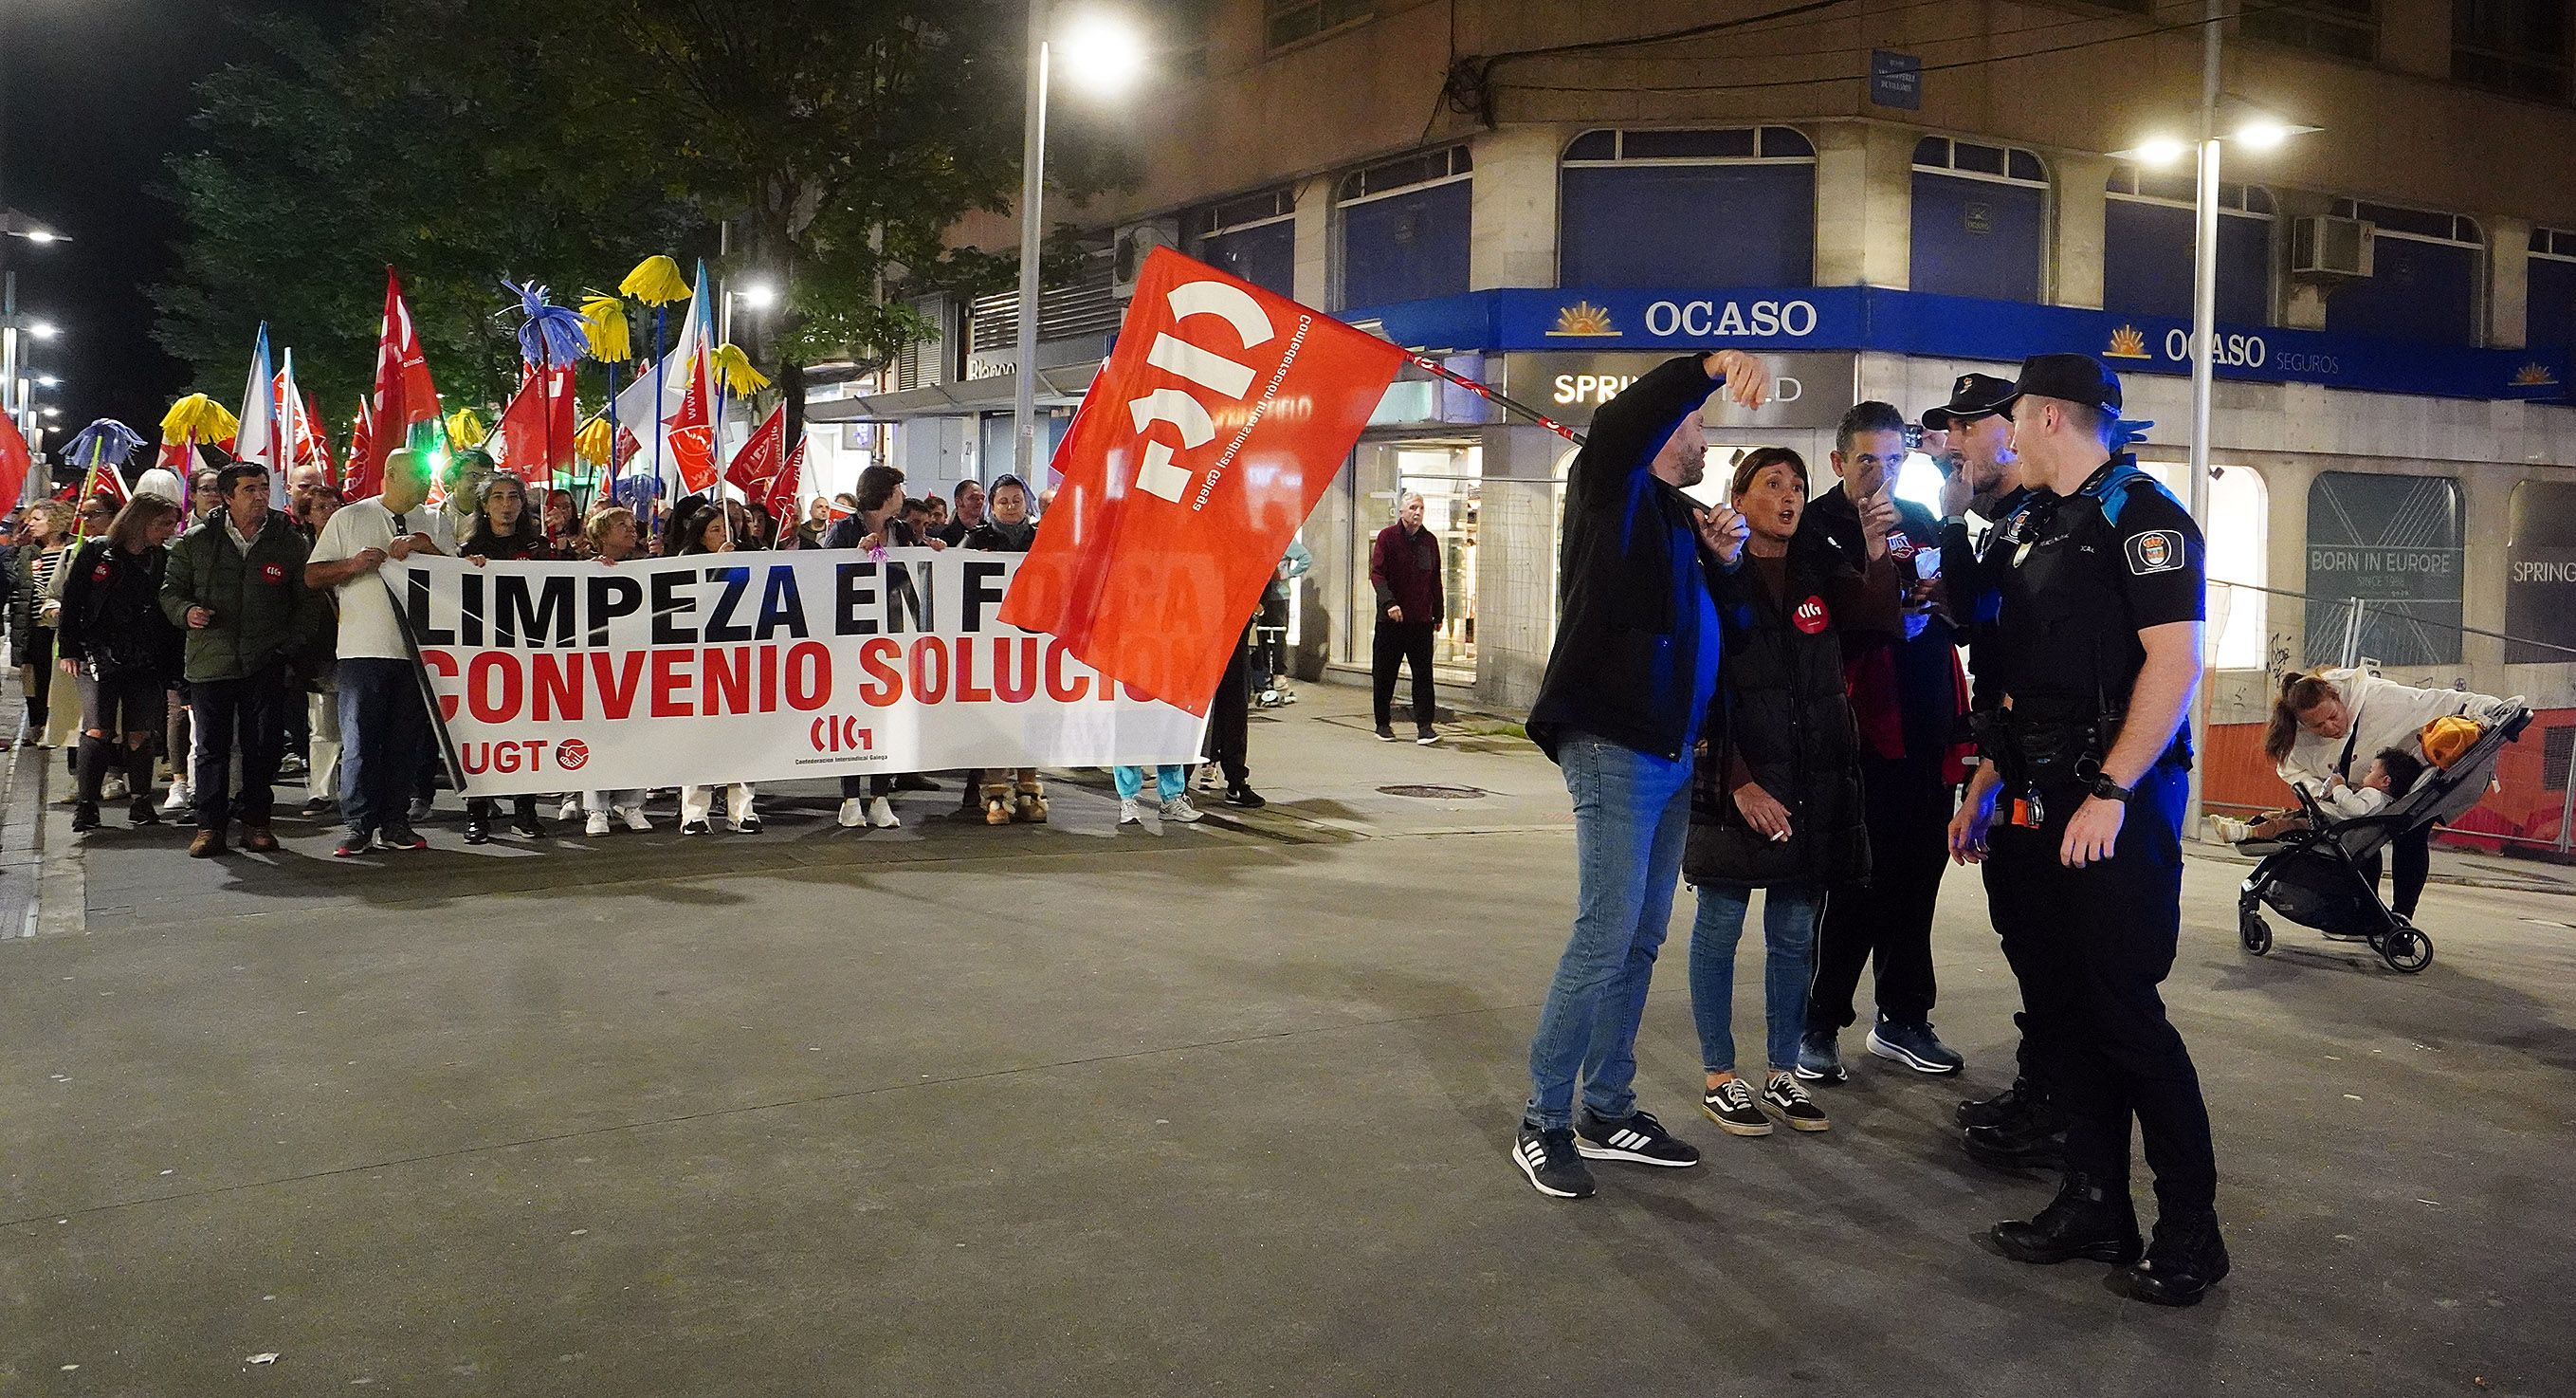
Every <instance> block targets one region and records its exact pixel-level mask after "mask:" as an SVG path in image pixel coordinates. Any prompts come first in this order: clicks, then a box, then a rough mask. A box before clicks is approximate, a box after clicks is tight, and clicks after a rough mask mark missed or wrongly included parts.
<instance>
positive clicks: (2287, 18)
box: [2236, 0, 2379, 63]
mask: <svg viewBox="0 0 2576 1398" xmlns="http://www.w3.org/2000/svg"><path fill="white" fill-rule="evenodd" d="M2236 25H2237V32H2238V33H2240V34H2242V35H2244V36H2245V37H2246V38H2248V39H2261V40H2263V41H2264V42H2266V43H2273V44H2289V45H2292V46H2293V47H2297V48H2303V49H2309V50H2312V51H2314V52H2317V53H2326V54H2332V55H2334V56H2335V57H2337V58H2356V59H2359V60H2361V61H2362V62H2364V63H2368V62H2371V61H2373V60H2375V59H2377V58H2378V57H2379V0H2275V3H2272V4H2268V5H2264V6H2262V7H2260V8H2256V7H2255V6H2251V5H2248V6H2245V7H2244V8H2243V9H2242V10H2241V11H2240V12H2239V14H2238V16H2237V20H2236Z"/></svg>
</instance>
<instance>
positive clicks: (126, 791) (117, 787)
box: [98, 772, 134, 801]
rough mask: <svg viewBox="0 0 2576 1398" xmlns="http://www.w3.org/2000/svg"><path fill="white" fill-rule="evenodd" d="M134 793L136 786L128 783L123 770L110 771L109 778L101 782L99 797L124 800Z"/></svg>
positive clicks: (105, 799) (109, 799) (108, 799)
mask: <svg viewBox="0 0 2576 1398" xmlns="http://www.w3.org/2000/svg"><path fill="white" fill-rule="evenodd" d="M133 794H134V788H133V787H131V786H128V785H127V784H126V781H125V774H124V773H122V772H110V773H108V774H107V779H106V780H105V781H103V782H100V783H99V787H98V799H100V800H102V801H122V800H124V799H125V798H126V797H128V796H131V795H133Z"/></svg>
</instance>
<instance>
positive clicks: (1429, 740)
mask: <svg viewBox="0 0 2576 1398" xmlns="http://www.w3.org/2000/svg"><path fill="white" fill-rule="evenodd" d="M1413 741H1414V744H1415V745H1416V746H1418V747H1426V748H1428V747H1438V746H1439V745H1440V735H1439V734H1437V733H1434V732H1432V731H1431V730H1430V729H1428V728H1425V729H1422V730H1421V731H1419V732H1417V733H1415V734H1414V735H1413Z"/></svg>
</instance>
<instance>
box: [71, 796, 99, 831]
mask: <svg viewBox="0 0 2576 1398" xmlns="http://www.w3.org/2000/svg"><path fill="white" fill-rule="evenodd" d="M97 828H98V803H97V802H96V801H83V802H81V803H79V804H78V805H75V806H73V807H72V833H73V834H75V835H85V834H87V833H89V832H90V831H92V830H96V829H97Z"/></svg>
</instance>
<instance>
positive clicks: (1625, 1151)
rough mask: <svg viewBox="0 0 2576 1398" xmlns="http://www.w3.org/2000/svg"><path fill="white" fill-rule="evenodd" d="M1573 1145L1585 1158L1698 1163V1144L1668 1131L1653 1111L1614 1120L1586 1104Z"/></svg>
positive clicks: (1577, 1116) (1576, 1120) (1578, 1115)
mask: <svg viewBox="0 0 2576 1398" xmlns="http://www.w3.org/2000/svg"><path fill="white" fill-rule="evenodd" d="M1574 1148H1575V1149H1576V1150H1579V1151H1581V1152H1583V1157H1584V1159H1586V1160H1626V1161H1631V1162H1633V1163H1635V1164H1639V1165H1666V1166H1673V1167H1680V1166H1684V1165H1697V1164H1698V1163H1699V1147H1697V1146H1695V1145H1692V1144H1691V1143H1690V1142H1688V1141H1685V1140H1683V1139H1681V1138H1680V1137H1678V1136H1676V1135H1674V1134H1673V1133H1672V1132H1670V1131H1667V1130H1665V1129H1664V1124H1663V1123H1662V1122H1660V1121H1657V1120H1655V1118H1654V1115H1653V1113H1651V1112H1631V1113H1629V1114H1628V1116H1627V1119H1626V1120H1624V1121H1611V1120H1609V1119H1608V1118H1606V1117H1603V1116H1600V1115H1598V1114H1596V1113H1594V1112H1593V1111H1592V1110H1591V1109H1590V1108H1588V1107H1587V1108H1585V1109H1584V1110H1582V1111H1580V1112H1577V1113H1575V1117H1574Z"/></svg>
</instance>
